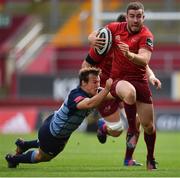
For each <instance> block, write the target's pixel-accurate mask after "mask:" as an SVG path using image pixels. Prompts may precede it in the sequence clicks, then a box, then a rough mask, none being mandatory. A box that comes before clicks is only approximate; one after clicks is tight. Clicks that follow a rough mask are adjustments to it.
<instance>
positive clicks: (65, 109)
mask: <svg viewBox="0 0 180 178" xmlns="http://www.w3.org/2000/svg"><path fill="white" fill-rule="evenodd" d="M87 97H88V98H89V96H88V94H87V93H86V92H85V91H83V90H82V89H81V88H80V87H77V88H75V89H74V90H71V91H70V93H69V95H68V96H67V97H66V99H65V101H64V103H63V104H62V106H61V107H60V108H59V110H57V111H55V112H54V115H53V117H52V120H51V123H50V131H51V133H52V135H53V136H55V137H59V138H61V137H68V136H70V135H71V134H72V132H73V131H74V130H76V129H77V128H78V127H79V125H80V124H81V123H82V121H83V120H84V119H85V117H86V116H87V115H89V113H90V111H91V110H92V109H84V110H79V109H77V107H76V106H77V104H78V103H79V102H80V101H82V100H83V99H84V98H87Z"/></svg>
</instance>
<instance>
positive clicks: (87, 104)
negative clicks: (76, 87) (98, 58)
mask: <svg viewBox="0 0 180 178" xmlns="http://www.w3.org/2000/svg"><path fill="white" fill-rule="evenodd" d="M112 82H113V81H112V79H108V80H107V81H106V86H105V88H104V89H102V90H101V91H100V92H99V93H98V94H96V95H95V96H93V97H92V98H85V99H83V100H82V101H80V102H79V103H78V104H77V108H78V109H90V108H94V107H97V106H98V105H99V104H100V103H101V102H102V101H103V100H104V99H105V98H106V96H107V95H108V93H109V90H110V88H111V85H112Z"/></svg>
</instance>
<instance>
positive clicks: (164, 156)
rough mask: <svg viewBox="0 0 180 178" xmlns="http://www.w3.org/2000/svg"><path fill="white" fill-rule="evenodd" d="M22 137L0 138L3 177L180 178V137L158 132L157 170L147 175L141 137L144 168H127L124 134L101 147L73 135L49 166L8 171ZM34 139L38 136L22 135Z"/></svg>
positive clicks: (140, 157) (138, 154)
mask: <svg viewBox="0 0 180 178" xmlns="http://www.w3.org/2000/svg"><path fill="white" fill-rule="evenodd" d="M17 137H19V135H0V177H180V133H179V132H176V133H175V132H158V133H157V142H156V159H157V161H158V162H159V166H158V170H156V171H146V167H145V161H146V147H145V144H144V140H143V133H141V136H140V139H139V142H138V145H137V148H136V151H135V158H136V159H137V160H138V161H140V162H142V163H143V164H144V166H142V167H124V166H123V164H122V163H123V158H124V152H125V134H122V135H121V136H120V137H119V138H112V137H108V141H107V143H106V144H104V145H102V144H100V143H99V142H98V141H97V139H96V136H95V134H87V133H78V132H76V133H74V134H73V135H72V136H71V138H70V140H69V142H68V144H67V146H66V148H65V149H64V151H63V152H62V153H61V154H59V155H58V156H57V157H56V158H54V159H53V160H52V161H50V162H46V163H39V164H20V166H19V167H18V168H17V169H9V168H7V163H6V161H5V159H4V156H5V154H6V153H8V152H11V153H13V152H14V150H15V145H14V141H15V140H16V138H17ZM20 137H23V138H25V139H34V138H36V134H35V133H34V134H30V135H21V136H20Z"/></svg>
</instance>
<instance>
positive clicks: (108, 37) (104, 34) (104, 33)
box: [95, 28, 112, 55]
mask: <svg viewBox="0 0 180 178" xmlns="http://www.w3.org/2000/svg"><path fill="white" fill-rule="evenodd" d="M98 37H99V38H105V44H104V46H103V47H99V48H95V51H96V53H97V54H99V55H105V54H106V53H107V52H108V51H109V50H110V48H111V44H112V34H111V31H110V30H109V29H108V28H101V29H99V33H98Z"/></svg>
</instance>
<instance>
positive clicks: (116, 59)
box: [89, 22, 153, 83]
mask: <svg viewBox="0 0 180 178" xmlns="http://www.w3.org/2000/svg"><path fill="white" fill-rule="evenodd" d="M107 27H108V28H109V29H110V30H111V33H112V47H111V49H110V51H109V52H108V53H107V54H106V55H105V56H100V55H98V54H96V52H95V51H94V50H93V49H92V48H91V49H90V52H89V55H90V56H91V58H92V59H93V60H94V61H95V62H97V63H98V64H97V67H100V68H101V69H102V76H101V78H102V79H103V83H104V81H105V80H106V79H107V78H109V77H110V76H111V77H112V78H113V79H117V78H118V79H126V80H147V78H146V67H144V66H140V65H137V64H134V63H133V62H131V61H129V60H128V59H127V58H126V57H125V56H124V55H123V54H122V53H121V51H120V50H119V47H118V46H117V43H118V41H122V42H124V43H126V44H128V45H129V49H130V51H131V52H133V53H136V54H137V53H138V50H139V49H140V48H146V49H147V50H150V51H151V52H152V51H153V43H152V42H153V35H152V33H151V32H150V31H149V29H148V28H147V27H146V26H143V27H142V29H141V31H140V32H139V33H137V34H131V33H129V32H128V30H127V23H126V22H122V23H119V22H113V23H110V24H108V25H107ZM102 79H101V80H102Z"/></svg>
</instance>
